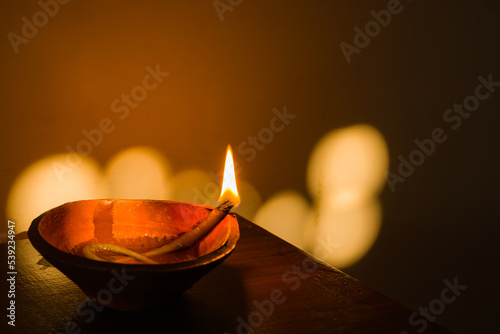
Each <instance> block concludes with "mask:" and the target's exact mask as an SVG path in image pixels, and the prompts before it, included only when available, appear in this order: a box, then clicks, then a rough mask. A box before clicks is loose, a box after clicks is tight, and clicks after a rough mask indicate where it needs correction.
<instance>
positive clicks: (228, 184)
mask: <svg viewBox="0 0 500 334" xmlns="http://www.w3.org/2000/svg"><path fill="white" fill-rule="evenodd" d="M225 201H230V202H231V203H232V204H233V207H237V206H238V205H239V204H240V196H239V195H238V188H237V187H236V177H235V172H234V162H233V151H232V150H231V146H229V145H228V146H227V153H226V165H225V167H224V179H223V180H222V189H221V194H220V197H219V203H223V202H225Z"/></svg>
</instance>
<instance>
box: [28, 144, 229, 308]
mask: <svg viewBox="0 0 500 334" xmlns="http://www.w3.org/2000/svg"><path fill="white" fill-rule="evenodd" d="M230 156H231V154H230V150H228V157H230ZM232 166H233V165H232V157H231V167H232ZM230 174H231V173H228V161H227V159H226V169H225V172H224V181H223V187H222V189H223V190H222V192H221V198H220V199H219V202H220V205H219V206H217V207H216V208H211V207H208V206H203V205H196V204H189V203H180V202H173V201H161V200H127V199H102V200H82V201H76V202H70V203H66V204H63V205H61V206H58V207H56V208H53V209H51V210H49V211H47V212H45V213H43V214H41V215H40V216H39V217H37V218H36V219H35V220H34V221H33V222H32V224H31V226H30V228H29V231H28V236H29V239H30V241H31V243H32V244H33V247H35V249H36V250H38V251H39V252H40V254H42V255H43V257H45V258H46V259H47V260H48V261H49V262H50V263H51V264H52V265H54V267H56V268H57V269H59V270H60V271H61V272H62V273H63V274H65V275H66V276H67V277H68V278H70V279H71V280H72V281H73V282H74V283H75V284H77V285H78V286H79V287H80V289H82V291H83V292H84V293H85V294H86V295H87V296H88V297H89V298H91V299H93V300H95V301H96V302H97V303H99V304H101V305H104V306H106V307H108V308H112V309H119V310H142V309H148V308H155V307H160V306H163V305H165V304H167V303H168V302H170V301H171V300H172V299H174V298H177V297H178V296H179V295H180V294H182V292H184V291H185V290H187V289H189V288H190V287H191V286H192V285H193V284H194V283H195V282H197V281H198V280H199V279H201V278H202V277H203V276H204V275H205V274H207V273H208V272H209V271H211V270H212V269H214V268H215V267H216V266H217V265H218V264H220V263H221V262H222V261H223V260H224V259H225V258H226V257H227V256H229V254H230V253H231V252H232V251H233V250H234V248H235V246H236V242H237V240H238V238H239V228H238V221H237V219H236V216H235V215H234V214H232V213H230V212H229V210H230V209H231V208H232V207H233V206H236V205H238V204H239V196H238V193H237V190H236V187H235V186H236V183H235V181H234V167H232V179H233V180H232V181H228V180H227V179H228V178H227V177H226V175H230ZM230 176H231V175H230ZM229 179H231V178H229ZM228 183H232V184H233V186H234V188H229V187H228Z"/></svg>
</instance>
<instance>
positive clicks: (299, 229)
mask: <svg viewBox="0 0 500 334" xmlns="http://www.w3.org/2000/svg"><path fill="white" fill-rule="evenodd" d="M312 213H313V212H312V209H311V206H310V204H309V202H308V201H307V200H306V198H304V196H303V195H301V194H300V193H298V192H296V191H291V190H287V191H282V192H280V193H278V194H276V195H274V196H272V197H271V198H270V199H269V200H267V201H266V203H265V204H264V205H263V206H262V207H261V208H260V210H259V211H258V212H257V214H256V216H255V218H254V222H255V223H256V224H257V225H259V226H261V227H263V228H265V229H266V230H268V231H269V232H271V233H273V234H275V235H277V236H279V237H281V238H282V239H285V240H286V241H288V242H290V243H291V244H293V245H295V246H297V247H299V248H304V245H305V242H306V238H305V236H306V235H307V233H306V228H307V226H309V224H307V222H308V221H311V220H312V218H313V216H312Z"/></svg>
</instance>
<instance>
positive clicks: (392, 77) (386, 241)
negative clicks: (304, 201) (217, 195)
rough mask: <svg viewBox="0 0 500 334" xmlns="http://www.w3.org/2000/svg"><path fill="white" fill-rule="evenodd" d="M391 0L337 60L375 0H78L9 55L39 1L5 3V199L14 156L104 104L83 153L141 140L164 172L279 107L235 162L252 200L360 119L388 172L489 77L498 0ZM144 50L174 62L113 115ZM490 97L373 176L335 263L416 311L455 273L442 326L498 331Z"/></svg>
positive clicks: (296, 173) (79, 123) (59, 140)
mask: <svg viewBox="0 0 500 334" xmlns="http://www.w3.org/2000/svg"><path fill="white" fill-rule="evenodd" d="M401 5H402V6H403V11H402V12H401V13H400V14H398V15H395V16H393V17H392V21H391V23H390V24H389V25H388V27H386V28H384V29H382V31H381V33H380V34H379V35H378V36H377V37H375V38H373V40H372V41H371V43H370V44H369V45H368V46H367V47H366V48H365V49H363V50H362V51H361V53H360V54H359V55H353V59H352V62H351V64H348V63H347V62H346V60H345V58H344V56H343V55H342V52H341V51H340V48H339V43H340V42H342V41H344V42H347V43H352V40H353V37H354V31H353V28H354V27H355V26H361V27H362V26H363V25H364V24H366V22H368V21H370V20H372V17H371V16H370V11H371V10H377V11H378V10H381V9H385V8H386V7H387V1H363V2H352V1H335V2H332V1H307V2H305V1H258V0H255V1H246V0H244V1H242V2H241V4H240V5H238V6H236V7H235V8H234V10H233V11H232V12H226V13H225V14H224V21H221V20H220V19H219V17H218V15H217V13H216V11H215V9H214V7H213V4H212V1H142V2H140V3H139V2H132V1H106V2H105V3H101V2H98V1H86V2H78V1H74V2H69V3H68V4H67V5H61V6H60V9H59V13H58V14H57V15H56V16H55V17H54V18H51V19H50V21H49V23H48V24H47V25H46V26H45V27H43V28H40V31H39V32H38V34H37V36H35V37H34V38H33V39H32V40H30V41H29V43H28V44H26V45H21V46H20V51H19V53H18V54H16V53H15V52H14V51H13V48H12V46H11V45H10V43H9V41H8V39H7V37H6V36H7V34H8V33H9V32H15V33H20V30H21V27H22V22H21V18H22V17H23V16H27V17H30V18H31V16H32V15H33V14H34V13H35V12H37V11H39V10H40V7H39V5H38V4H37V3H36V2H35V1H16V2H3V3H2V5H1V7H2V8H1V10H0V13H1V14H0V15H1V18H0V30H1V32H2V35H3V36H4V37H3V40H2V42H1V43H0V57H1V62H0V66H1V73H2V91H1V95H0V101H2V102H1V104H0V105H1V110H2V122H1V127H2V128H1V132H0V136H1V137H0V138H1V140H2V143H3V145H2V151H1V156H2V172H1V175H2V177H1V183H0V188H1V192H0V211H1V212H3V213H4V214H3V216H4V217H5V216H6V213H5V202H6V200H7V194H8V191H9V189H10V187H11V186H12V183H13V181H14V179H15V178H16V177H17V176H18V175H19V174H20V173H21V172H22V170H23V169H24V168H26V167H27V166H28V165H30V164H31V163H33V162H34V161H36V160H38V159H40V158H43V157H45V156H48V155H50V154H55V153H64V152H65V147H66V145H71V146H75V145H76V144H77V143H78V142H79V141H80V140H82V139H84V137H83V135H82V133H81V131H82V130H83V129H91V128H95V127H96V126H97V124H98V123H99V121H100V120H101V119H102V118H103V117H109V118H112V119H113V121H116V123H115V124H116V129H115V130H114V131H113V132H112V133H111V134H109V135H107V136H106V137H105V138H104V142H103V143H102V144H101V145H99V146H98V147H96V148H95V149H94V150H93V152H92V157H93V158H95V159H97V161H99V162H100V163H101V164H104V163H105V162H106V161H107V160H108V159H109V157H110V156H112V155H113V154H115V153H117V152H119V151H120V150H122V149H125V148H128V147H130V146H134V145H148V146H152V147H154V148H157V149H159V150H160V151H161V152H163V153H164V154H165V155H166V156H167V157H168V158H169V159H170V161H171V162H172V163H173V165H174V168H175V169H176V170H182V169H184V168H187V167H191V166H196V167H199V168H202V169H205V170H207V171H212V170H213V171H217V170H219V169H220V161H221V160H222V159H223V150H224V148H225V146H226V145H227V143H231V144H233V146H236V147H237V145H238V144H239V143H241V142H242V141H244V140H246V139H247V137H248V136H249V135H255V134H256V133H258V131H259V130H260V129H262V128H263V127H266V126H268V124H269V119H270V118H271V117H272V111H271V110H272V109H273V108H274V107H276V108H278V109H281V108H282V107H283V106H284V105H286V106H287V109H288V111H289V112H290V113H293V114H296V115H297V118H296V120H294V121H293V122H291V124H290V125H289V126H287V128H286V129H285V130H284V131H283V132H281V133H279V134H276V136H275V139H274V140H273V141H272V142H271V143H270V144H268V145H267V146H266V148H265V149H264V150H263V151H261V152H259V153H258V155H257V156H256V158H255V159H254V160H253V161H251V162H249V163H247V162H244V159H240V160H242V161H243V167H244V169H243V175H242V177H243V178H244V179H246V180H248V181H249V182H250V183H251V184H253V185H254V186H255V187H256V188H257V189H258V190H259V192H260V194H261V195H262V196H263V197H264V199H266V198H268V197H269V196H271V195H273V194H274V193H276V192H278V191H280V190H282V189H295V190H298V191H301V192H302V193H303V194H304V195H306V194H307V190H306V182H305V172H306V167H307V161H308V158H309V155H310V153H311V150H312V148H313V147H314V144H315V143H316V142H317V141H318V140H319V138H321V137H322V136H323V135H324V134H326V133H327V132H328V131H330V130H332V129H336V128H339V127H342V126H348V125H352V124H356V123H367V124H370V125H372V126H374V127H376V128H377V129H378V130H379V131H380V132H381V133H382V134H383V136H384V137H385V139H386V141H387V143H388V147H389V153H390V170H391V171H395V170H396V168H397V164H398V160H397V157H398V155H400V154H402V155H407V154H409V152H411V151H412V150H413V149H415V146H414V143H413V141H414V140H415V139H416V138H419V139H422V138H425V137H428V136H429V135H430V133H431V131H432V130H433V129H434V128H436V127H443V128H444V127H445V126H447V125H446V124H445V123H444V122H443V120H442V116H443V113H444V112H445V110H446V109H447V108H449V107H451V106H452V105H453V103H461V102H462V101H463V99H464V98H465V97H466V96H468V95H470V94H472V93H474V89H475V87H476V85H477V77H478V76H479V75H482V76H485V77H486V76H487V75H488V74H490V73H492V75H493V78H494V79H495V80H497V81H500V66H499V63H498V60H499V59H500V49H499V46H498V37H499V32H500V26H499V24H498V16H499V13H500V12H499V10H498V8H497V7H498V5H497V3H495V2H493V1H491V2H486V1H484V2H471V1H465V0H464V1H444V0H443V1H433V2H431V1H411V2H409V1H402V2H401ZM156 64H160V68H161V69H162V70H164V71H168V72H170V76H169V77H168V78H167V79H165V82H164V83H162V84H161V85H160V86H159V87H158V88H157V89H155V90H154V91H152V92H150V93H149V95H148V97H147V99H146V100H145V101H143V102H141V103H140V106H139V107H138V108H136V109H134V110H132V112H131V114H130V116H129V117H128V118H127V119H125V120H123V121H119V119H118V118H117V117H116V116H117V115H116V114H113V113H112V112H111V110H110V104H111V102H112V101H113V100H114V99H116V98H117V97H119V96H120V94H122V93H127V92H130V89H131V88H132V87H134V86H135V85H137V84H140V83H141V81H142V78H143V77H144V75H145V70H144V69H145V67H146V66H148V65H150V66H154V65H156ZM499 107H500V92H499V91H497V92H495V93H494V94H492V95H491V97H490V98H489V99H488V100H486V101H484V102H482V103H481V105H480V107H479V109H478V110H477V111H476V112H474V113H473V114H472V115H471V117H470V118H468V119H466V120H464V122H463V124H462V126H461V127H460V128H459V129H458V130H456V131H451V130H449V127H448V128H447V129H448V130H447V134H448V139H447V141H446V142H445V143H443V144H441V145H440V146H438V147H437V149H436V152H435V153H434V154H433V155H432V156H431V157H429V158H428V159H427V160H426V162H425V163H424V164H423V165H422V166H420V167H418V168H417V170H416V171H415V173H414V174H413V175H412V176H411V177H410V178H408V179H407V181H406V182H405V183H403V184H398V186H397V190H396V192H394V193H392V192H391V191H390V190H389V189H388V188H387V187H386V188H385V189H384V192H383V193H382V197H381V198H382V205H383V215H384V218H383V224H382V230H381V233H380V235H379V238H378V239H377V241H376V243H375V245H374V247H373V248H372V249H371V251H370V252H369V253H368V254H367V255H366V256H365V257H364V258H363V259H362V260H361V261H360V262H358V263H357V264H356V265H354V266H352V267H350V268H346V269H345V271H346V272H347V273H349V274H351V275H353V276H354V277H356V278H358V279H360V280H361V281H363V282H365V283H367V284H368V285H370V286H371V287H373V288H375V289H377V290H379V291H381V292H382V293H385V294H386V295H388V296H390V297H392V298H394V299H395V300H396V301H399V302H401V303H403V304H404V305H406V306H408V307H410V308H412V309H417V308H418V307H419V306H427V305H428V304H429V302H431V301H432V300H433V299H434V298H439V296H440V292H441V289H442V288H443V287H444V285H443V280H444V279H450V280H452V279H453V278H454V277H455V276H457V277H458V280H459V282H460V283H461V284H465V285H467V286H468V288H467V290H466V291H465V292H464V293H463V295H462V296H460V297H459V298H458V299H457V300H456V301H455V302H454V303H452V304H450V305H448V306H447V307H446V310H445V311H444V313H443V314H442V315H440V316H439V317H438V319H437V322H438V323H440V324H442V325H443V326H444V327H446V328H448V329H451V330H452V331H456V332H459V333H467V332H472V331H474V332H479V330H478V328H477V326H478V325H479V326H480V329H481V330H483V331H484V330H487V329H492V328H496V327H497V326H495V324H494V323H493V318H494V315H495V314H496V311H497V306H496V305H497V297H498V286H497V281H498V278H499V275H498V270H497V268H496V264H497V263H498V255H499V253H500V252H499V248H498V236H499V226H498V215H497V213H496V205H497V202H498V189H499V188H498V187H499V176H498V167H499V156H498V149H499V146H500V145H499V144H500V140H499V136H498V135H497V132H498V127H499V125H500V117H499V114H498V111H499ZM221 148H222V149H221ZM8 218H13V219H15V217H8ZM2 231H4V230H2Z"/></svg>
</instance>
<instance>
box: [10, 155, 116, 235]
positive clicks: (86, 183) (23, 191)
mask: <svg viewBox="0 0 500 334" xmlns="http://www.w3.org/2000/svg"><path fill="white" fill-rule="evenodd" d="M108 195H109V193H108V191H107V185H106V182H105V180H104V177H103V175H102V173H101V169H100V168H99V165H98V164H97V163H96V162H95V161H94V160H93V159H91V158H88V157H82V156H80V155H78V154H70V153H68V154H58V155H52V156H48V157H46V158H43V159H41V160H39V161H36V162H35V163H33V164H32V165H30V166H28V167H27V168H26V169H25V170H24V171H23V172H22V173H21V175H19V176H18V177H17V178H16V180H15V181H14V184H13V185H12V187H11V189H10V192H9V195H8V199H7V216H8V217H9V218H10V219H12V220H14V221H15V222H16V232H17V233H19V232H22V231H26V230H28V228H29V226H30V224H31V222H32V220H33V219H35V218H36V217H37V216H39V215H40V214H42V213H43V212H45V211H47V210H49V209H51V208H53V207H56V206H59V205H61V204H63V203H66V202H71V201H76V200H81V199H93V198H105V197H108Z"/></svg>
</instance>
